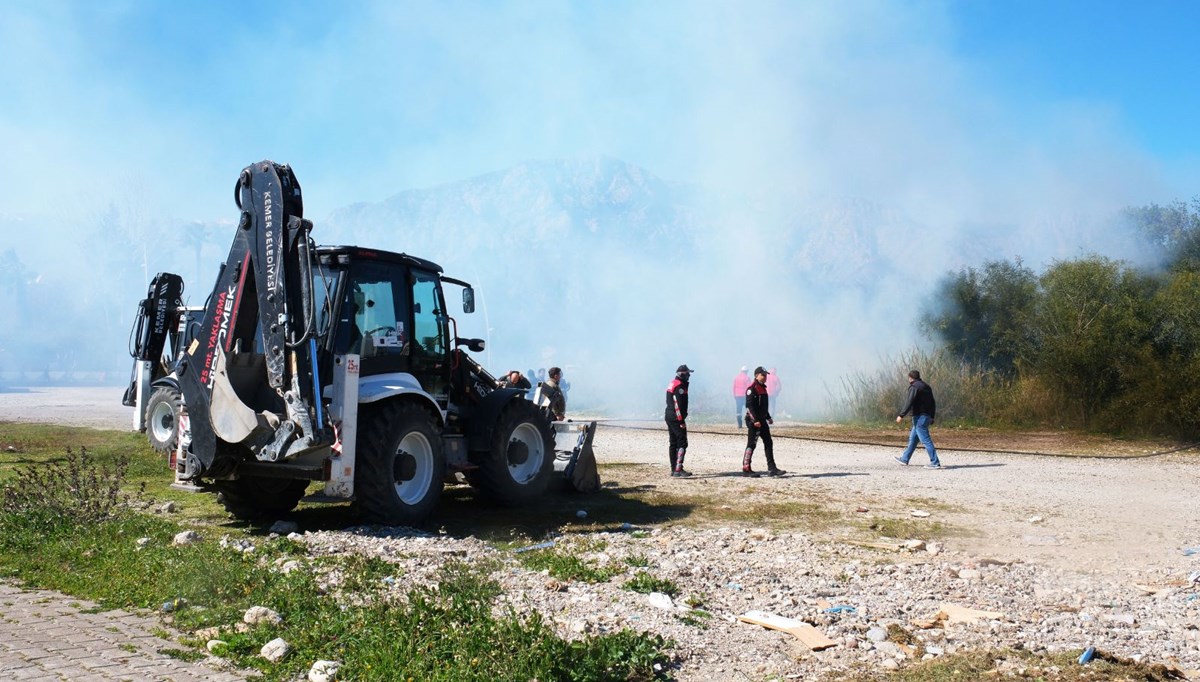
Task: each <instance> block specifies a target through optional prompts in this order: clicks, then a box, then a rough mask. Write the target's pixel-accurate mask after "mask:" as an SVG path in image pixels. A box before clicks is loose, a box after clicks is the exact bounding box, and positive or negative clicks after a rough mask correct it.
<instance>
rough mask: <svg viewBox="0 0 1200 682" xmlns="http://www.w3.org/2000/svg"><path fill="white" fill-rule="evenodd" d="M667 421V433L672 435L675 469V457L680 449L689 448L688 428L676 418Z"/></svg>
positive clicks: (672, 468)
mask: <svg viewBox="0 0 1200 682" xmlns="http://www.w3.org/2000/svg"><path fill="white" fill-rule="evenodd" d="M666 422H667V433H668V434H670V436H671V471H675V458H676V456H677V455H678V454H679V450H680V449H683V450H687V429H685V428H683V427H682V426H680V425H679V422H678V421H676V420H674V419H668V420H666Z"/></svg>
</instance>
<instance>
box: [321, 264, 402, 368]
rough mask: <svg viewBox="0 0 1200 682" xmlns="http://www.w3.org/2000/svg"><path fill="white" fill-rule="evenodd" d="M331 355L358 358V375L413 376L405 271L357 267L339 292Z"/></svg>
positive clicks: (394, 266)
mask: <svg viewBox="0 0 1200 682" xmlns="http://www.w3.org/2000/svg"><path fill="white" fill-rule="evenodd" d="M342 291H343V294H342V301H341V305H340V306H339V309H338V329H337V337H336V341H335V343H334V353H337V354H343V353H358V355H359V356H360V358H361V375H362V376H372V375H376V374H387V373H391V372H411V371H412V362H411V354H412V344H411V339H412V336H411V334H412V328H413V325H412V303H411V300H410V296H411V288H410V286H409V274H408V268H406V267H403V266H400V265H397V264H394V263H385V262H373V261H360V262H358V263H355V264H354V266H353V267H352V268H351V269H350V276H349V277H348V278H347V281H346V284H345V286H344V287H343V289H342Z"/></svg>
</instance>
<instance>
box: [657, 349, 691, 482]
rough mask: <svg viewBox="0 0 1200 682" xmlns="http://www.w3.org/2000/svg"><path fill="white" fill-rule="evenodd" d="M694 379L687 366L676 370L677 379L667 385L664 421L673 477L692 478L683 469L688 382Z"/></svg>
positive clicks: (685, 447)
mask: <svg viewBox="0 0 1200 682" xmlns="http://www.w3.org/2000/svg"><path fill="white" fill-rule="evenodd" d="M691 378H692V370H691V368H689V367H688V366H687V365H680V366H679V367H677V368H676V369H675V378H674V379H672V380H671V383H670V384H668V385H667V409H666V411H665V412H663V419H665V420H666V422H667V433H668V435H669V437H670V449H671V451H670V453H668V455H669V456H670V458H671V475H672V476H674V477H676V478H680V477H683V476H691V475H692V474H691V472H689V471H687V470H685V469H684V468H683V458H684V456H686V455H687V446H688V441H687V414H688V381H690V380H691Z"/></svg>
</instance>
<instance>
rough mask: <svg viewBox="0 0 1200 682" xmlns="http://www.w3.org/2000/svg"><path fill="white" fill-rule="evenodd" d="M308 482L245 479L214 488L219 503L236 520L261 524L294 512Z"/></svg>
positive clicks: (218, 483)
mask: <svg viewBox="0 0 1200 682" xmlns="http://www.w3.org/2000/svg"><path fill="white" fill-rule="evenodd" d="M308 483H309V482H308V481H305V480H300V479H294V478H263V477H262V476H242V477H241V478H239V479H237V480H234V481H213V487H214V488H216V489H217V501H218V502H220V503H221V506H223V507H225V511H227V512H229V513H230V514H232V515H233V516H234V517H235V518H238V519H241V520H243V521H262V520H264V519H271V518H277V517H279V516H280V515H282V514H286V513H288V512H290V511H291V510H293V509H295V508H296V505H297V504H300V498H301V497H304V491H305V490H306V489H307V488H308Z"/></svg>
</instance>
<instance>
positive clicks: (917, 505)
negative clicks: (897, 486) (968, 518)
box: [904, 497, 971, 514]
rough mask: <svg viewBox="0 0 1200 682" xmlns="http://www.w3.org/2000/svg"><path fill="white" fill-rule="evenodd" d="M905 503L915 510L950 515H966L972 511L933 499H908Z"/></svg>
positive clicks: (958, 505)
mask: <svg viewBox="0 0 1200 682" xmlns="http://www.w3.org/2000/svg"><path fill="white" fill-rule="evenodd" d="M904 503H905V504H908V505H910V506H912V507H913V508H914V509H924V510H925V511H939V512H945V513H948V514H965V513H967V512H969V511H971V510H970V509H967V508H966V507H964V506H962V505H960V504H953V503H950V502H943V501H942V500H936V499H934V498H932V497H906V498H904Z"/></svg>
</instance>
